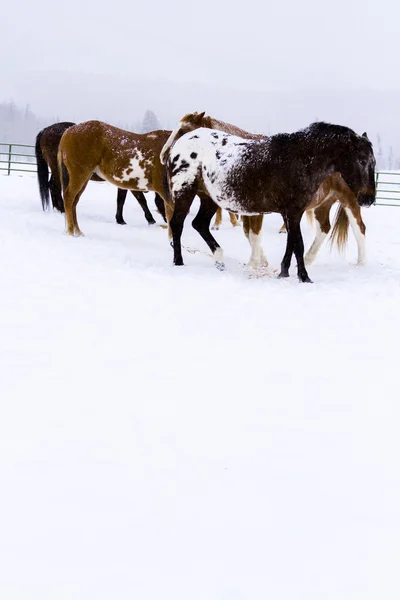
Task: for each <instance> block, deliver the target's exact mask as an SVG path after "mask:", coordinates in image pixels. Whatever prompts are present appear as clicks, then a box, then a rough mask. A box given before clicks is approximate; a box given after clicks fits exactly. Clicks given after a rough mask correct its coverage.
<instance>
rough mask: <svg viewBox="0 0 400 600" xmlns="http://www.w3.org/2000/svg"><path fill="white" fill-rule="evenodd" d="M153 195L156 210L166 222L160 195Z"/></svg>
mask: <svg viewBox="0 0 400 600" xmlns="http://www.w3.org/2000/svg"><path fill="white" fill-rule="evenodd" d="M155 194H156V195H155V197H154V203H155V205H156V206H157V210H158V212H159V213H160V215H161V216H162V218H163V219H164V221H165V222H167V218H166V216H165V205H164V200H163V199H162V198H161V196H160V194H157V192H156V193H155Z"/></svg>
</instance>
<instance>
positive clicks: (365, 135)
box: [362, 131, 369, 140]
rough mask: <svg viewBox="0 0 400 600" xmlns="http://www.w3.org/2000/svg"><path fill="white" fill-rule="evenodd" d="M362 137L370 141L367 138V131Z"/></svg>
mask: <svg viewBox="0 0 400 600" xmlns="http://www.w3.org/2000/svg"><path fill="white" fill-rule="evenodd" d="M362 137H365V138H367V140H368V139H369V138H368V136H367V132H366V131H364V133H363V134H362Z"/></svg>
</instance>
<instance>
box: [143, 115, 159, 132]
mask: <svg viewBox="0 0 400 600" xmlns="http://www.w3.org/2000/svg"><path fill="white" fill-rule="evenodd" d="M155 129H161V125H160V121H159V120H158V119H157V116H156V114H155V113H154V112H153V111H152V110H146V113H145V115H144V118H143V121H142V133H148V132H149V131H154V130H155Z"/></svg>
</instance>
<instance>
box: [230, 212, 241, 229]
mask: <svg viewBox="0 0 400 600" xmlns="http://www.w3.org/2000/svg"><path fill="white" fill-rule="evenodd" d="M228 214H229V220H230V222H231V225H232V227H238V225H239V221H238V218H237V216H236V215H235V214H234V213H232V212H229V210H228Z"/></svg>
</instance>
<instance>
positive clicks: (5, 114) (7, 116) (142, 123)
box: [0, 101, 400, 170]
mask: <svg viewBox="0 0 400 600" xmlns="http://www.w3.org/2000/svg"><path fill="white" fill-rule="evenodd" d="M60 120H61V119H60V118H59V117H57V116H52V117H50V118H48V119H43V118H39V117H37V116H36V115H35V114H34V113H33V112H32V111H31V109H30V108H29V105H27V106H26V107H25V108H20V107H18V106H17V105H16V104H15V103H14V102H12V101H11V102H0V143H10V142H13V143H14V144H34V142H35V138H36V135H37V134H38V132H39V131H40V130H41V129H43V128H44V127H46V126H47V125H51V124H52V123H56V122H57V121H60ZM113 124H114V125H116V126H117V127H121V128H122V129H127V130H128V131H135V132H137V133H147V132H148V131H154V130H156V129H162V124H161V123H160V121H159V120H158V117H157V115H156V114H155V113H154V112H153V111H152V110H146V112H145V114H144V116H143V118H142V119H139V120H137V121H133V122H131V123H126V122H116V123H113ZM372 141H373V144H374V152H375V157H376V164H377V168H378V169H379V170H382V169H389V170H392V169H395V170H400V157H398V156H395V155H394V152H393V148H392V146H390V147H389V148H388V149H385V148H384V145H383V142H382V138H381V136H380V135H379V133H378V135H377V136H376V139H375V140H372Z"/></svg>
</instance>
